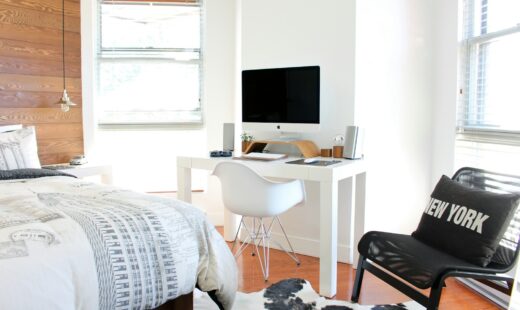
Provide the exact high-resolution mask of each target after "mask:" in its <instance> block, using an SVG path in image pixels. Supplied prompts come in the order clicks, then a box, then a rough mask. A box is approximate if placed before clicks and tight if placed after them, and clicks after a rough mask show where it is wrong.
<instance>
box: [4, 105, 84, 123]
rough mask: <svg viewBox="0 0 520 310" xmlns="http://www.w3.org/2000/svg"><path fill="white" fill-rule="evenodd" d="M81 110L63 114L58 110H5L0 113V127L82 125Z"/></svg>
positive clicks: (73, 109)
mask: <svg viewBox="0 0 520 310" xmlns="http://www.w3.org/2000/svg"><path fill="white" fill-rule="evenodd" d="M81 122H82V119H81V109H80V108H72V109H70V111H69V112H66V113H64V112H62V111H61V110H60V108H59V107H57V108H38V109H30V108H20V109H19V108H4V109H2V110H1V113H0V125H4V124H5V125H8V124H27V125H31V124H46V123H81Z"/></svg>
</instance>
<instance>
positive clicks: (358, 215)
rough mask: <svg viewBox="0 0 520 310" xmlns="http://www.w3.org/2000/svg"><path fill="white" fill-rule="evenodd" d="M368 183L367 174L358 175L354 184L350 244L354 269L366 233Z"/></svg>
mask: <svg viewBox="0 0 520 310" xmlns="http://www.w3.org/2000/svg"><path fill="white" fill-rule="evenodd" d="M366 181H367V174H366V172H363V173H360V174H358V175H356V179H355V181H354V182H353V183H354V184H355V185H354V186H355V207H353V208H352V212H355V213H354V214H352V217H351V219H352V220H353V221H354V222H353V223H351V231H350V236H351V237H350V244H351V248H350V250H351V252H350V261H351V262H352V267H353V268H357V265H358V260H359V252H358V250H357V245H358V243H359V240H361V237H363V234H364V233H365V198H366Z"/></svg>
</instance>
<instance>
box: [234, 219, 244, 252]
mask: <svg viewBox="0 0 520 310" xmlns="http://www.w3.org/2000/svg"><path fill="white" fill-rule="evenodd" d="M242 223H244V217H243V216H242V217H241V218H240V224H238V229H237V233H236V234H235V240H233V246H232V247H231V253H233V250H234V249H235V246H236V244H237V241H238V234H239V233H240V228H242Z"/></svg>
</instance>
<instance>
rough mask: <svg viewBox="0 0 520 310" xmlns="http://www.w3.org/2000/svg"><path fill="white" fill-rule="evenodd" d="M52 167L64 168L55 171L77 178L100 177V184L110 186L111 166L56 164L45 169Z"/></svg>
mask: <svg viewBox="0 0 520 310" xmlns="http://www.w3.org/2000/svg"><path fill="white" fill-rule="evenodd" d="M53 166H58V167H60V166H64V167H65V168H63V169H56V170H59V171H62V172H65V173H68V174H71V175H73V176H75V177H77V178H80V179H81V178H85V177H90V176H96V175H99V176H101V183H104V184H112V166H111V165H106V164H91V163H87V164H84V165H77V166H75V165H69V164H58V165H47V166H43V167H44V168H45V167H53Z"/></svg>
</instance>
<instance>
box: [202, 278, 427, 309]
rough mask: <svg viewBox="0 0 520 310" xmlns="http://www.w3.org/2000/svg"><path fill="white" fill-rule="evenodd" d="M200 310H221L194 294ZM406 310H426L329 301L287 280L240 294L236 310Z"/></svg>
mask: <svg viewBox="0 0 520 310" xmlns="http://www.w3.org/2000/svg"><path fill="white" fill-rule="evenodd" d="M194 299H195V301H194V308H195V309H196V310H199V309H201V310H213V309H216V310H218V307H217V306H216V305H215V304H214V303H213V301H211V299H210V297H209V296H208V295H207V294H206V293H202V292H200V291H196V292H195V293H194ZM264 309H268V310H293V309H294V310H314V309H316V310H319V309H321V310H402V309H412V310H419V309H421V310H422V309H424V307H422V306H421V305H419V304H418V303H416V302H413V301H410V302H406V303H400V304H392V305H359V304H354V303H351V302H348V301H341V300H329V299H325V298H324V297H321V296H320V295H319V294H318V293H316V292H315V291H314V289H313V288H312V286H311V284H310V283H309V282H308V281H307V280H303V279H287V280H282V281H280V282H277V283H275V284H273V285H271V286H270V287H268V288H266V289H263V290H261V291H259V292H256V293H249V294H246V293H241V292H238V293H237V296H236V298H235V305H234V306H233V310H264Z"/></svg>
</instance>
